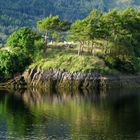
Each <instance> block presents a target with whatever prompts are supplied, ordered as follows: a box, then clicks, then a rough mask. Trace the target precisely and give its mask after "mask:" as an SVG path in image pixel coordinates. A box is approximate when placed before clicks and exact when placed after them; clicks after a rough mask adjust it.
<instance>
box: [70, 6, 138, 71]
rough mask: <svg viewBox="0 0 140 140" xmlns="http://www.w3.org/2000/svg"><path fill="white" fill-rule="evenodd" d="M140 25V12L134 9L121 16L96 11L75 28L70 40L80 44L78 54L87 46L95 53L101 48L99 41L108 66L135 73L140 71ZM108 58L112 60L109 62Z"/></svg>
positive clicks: (116, 12)
mask: <svg viewBox="0 0 140 140" xmlns="http://www.w3.org/2000/svg"><path fill="white" fill-rule="evenodd" d="M139 25H140V12H138V11H137V10H134V9H132V8H127V9H125V10H123V11H121V12H118V11H117V10H111V11H109V12H107V13H105V14H102V13H100V12H98V11H97V10H94V11H92V12H91V13H90V14H89V15H88V16H87V17H86V18H85V19H83V20H78V21H76V22H75V23H74V24H73V25H72V27H71V30H70V32H71V35H70V38H71V39H72V40H73V39H75V41H78V42H79V49H78V50H79V52H78V53H79V54H80V52H81V51H82V50H83V48H84V47H85V46H86V47H88V50H91V52H92V53H93V52H94V50H96V49H97V47H98V44H97V40H100V42H101V44H100V47H102V58H103V59H104V60H105V61H106V64H108V65H109V66H113V67H114V68H116V69H118V70H120V71H123V72H128V73H133V72H136V71H138V67H137V66H138V65H139V64H138V58H139V57H140V47H139V41H140V26H139ZM85 44H86V45H85ZM93 54H94V53H93ZM108 56H109V59H106V57H108ZM112 63H113V64H112ZM114 63H115V64H114Z"/></svg>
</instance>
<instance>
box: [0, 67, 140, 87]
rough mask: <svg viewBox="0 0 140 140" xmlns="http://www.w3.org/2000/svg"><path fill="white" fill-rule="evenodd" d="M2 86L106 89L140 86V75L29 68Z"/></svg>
mask: <svg viewBox="0 0 140 140" xmlns="http://www.w3.org/2000/svg"><path fill="white" fill-rule="evenodd" d="M0 87H6V88H7V87H11V88H15V89H18V88H28V87H29V88H30V87H33V88H51V89H53V88H55V89H57V88H62V89H93V90H106V89H113V88H137V87H140V75H119V76H109V75H106V76H105V75H101V74H100V73H97V72H96V73H81V72H75V73H70V72H65V71H64V70H59V69H53V68H50V69H46V70H42V69H40V68H39V67H35V68H32V69H28V70H27V71H25V72H24V73H23V75H21V76H18V77H16V78H14V79H11V80H9V81H7V82H5V83H0Z"/></svg>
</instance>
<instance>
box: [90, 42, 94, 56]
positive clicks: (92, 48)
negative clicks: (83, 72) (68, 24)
mask: <svg viewBox="0 0 140 140" xmlns="http://www.w3.org/2000/svg"><path fill="white" fill-rule="evenodd" d="M91 53H92V54H94V41H93V40H92V42H91Z"/></svg>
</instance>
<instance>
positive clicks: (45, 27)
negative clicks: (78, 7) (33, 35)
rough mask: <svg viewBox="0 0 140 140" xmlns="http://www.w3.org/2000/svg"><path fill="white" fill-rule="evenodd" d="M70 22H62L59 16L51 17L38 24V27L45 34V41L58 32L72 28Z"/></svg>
mask: <svg viewBox="0 0 140 140" xmlns="http://www.w3.org/2000/svg"><path fill="white" fill-rule="evenodd" d="M70 25H71V24H70V22H67V21H66V22H64V21H61V20H60V18H59V16H51V15H50V16H49V17H47V18H44V19H42V20H40V21H38V22H37V27H38V28H39V30H40V31H41V32H45V41H46V44H47V42H48V38H49V37H50V36H51V37H52V35H53V34H54V33H57V32H64V31H67V30H68V29H69V28H70Z"/></svg>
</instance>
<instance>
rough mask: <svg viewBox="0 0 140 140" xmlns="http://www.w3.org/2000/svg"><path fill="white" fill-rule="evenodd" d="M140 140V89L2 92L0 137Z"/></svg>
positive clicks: (16, 139)
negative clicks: (104, 91)
mask: <svg viewBox="0 0 140 140" xmlns="http://www.w3.org/2000/svg"><path fill="white" fill-rule="evenodd" d="M7 139H9V140H12V139H13V140H140V89H129V90H114V91H113V90H112V91H109V92H107V93H95V92H93V91H90V92H88V91H84V92H73V93H72V92H59V93H51V92H50V91H49V92H48V91H41V90H40V91H39V90H26V91H10V92H8V91H4V90H1V91H0V140H7Z"/></svg>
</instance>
